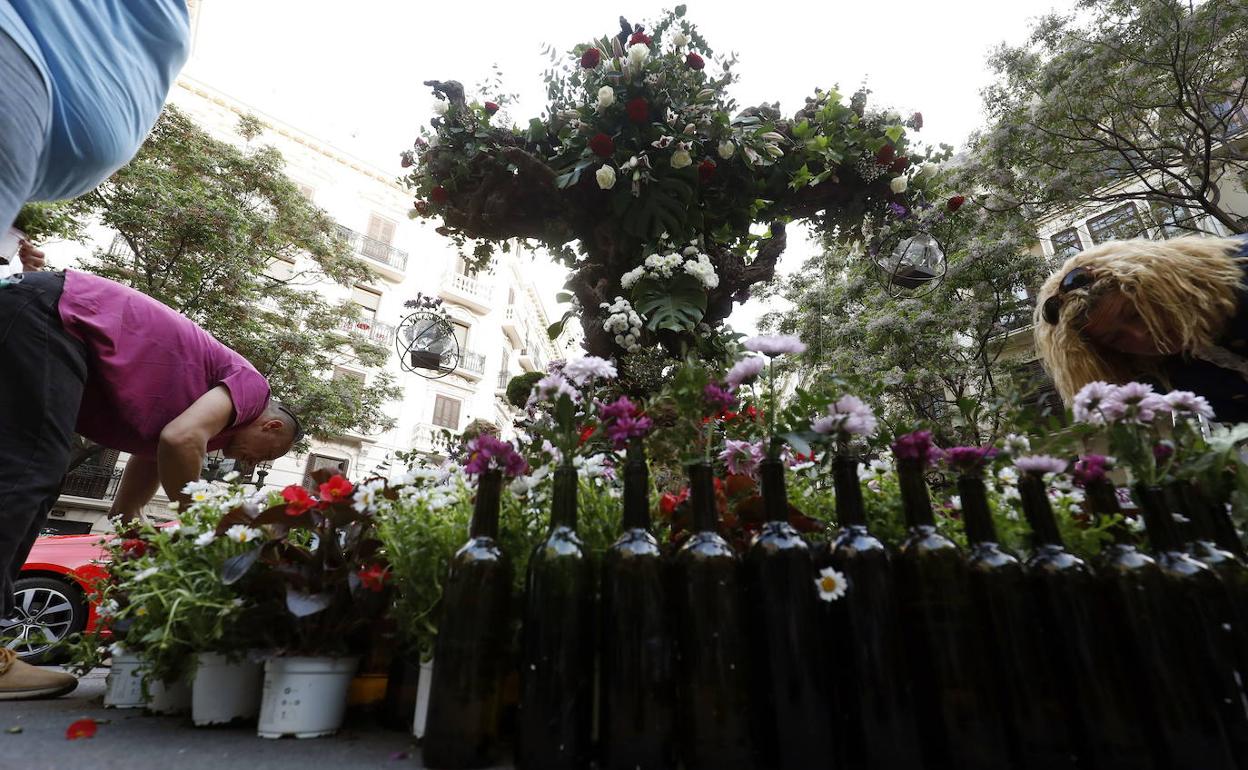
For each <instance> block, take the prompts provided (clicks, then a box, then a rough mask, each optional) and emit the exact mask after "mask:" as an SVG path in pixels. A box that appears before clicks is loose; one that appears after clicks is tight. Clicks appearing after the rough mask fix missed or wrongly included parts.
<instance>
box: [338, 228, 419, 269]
mask: <svg viewBox="0 0 1248 770" xmlns="http://www.w3.org/2000/svg"><path fill="white" fill-rule="evenodd" d="M338 234H339V235H341V236H342V239H343V240H345V241H346V242H347V244H348V245H350V246H351V248H352V249H354V250H355V253H356V254H359V255H361V256H365V257H368V258H369V259H371V260H373V261H374V262H379V263H381V264H383V265H387V266H389V267H392V268H394V269H396V270H406V269H407V252H406V251H403V250H402V249H396V248H395V247H393V246H391V245H390V244H388V243H386V242H385V241H379V240H377V239H376V238H369V237H368V236H367V235H365V234H364V233H360V232H356V231H355V230H352V229H351V228H349V227H345V226H343V225H338Z"/></svg>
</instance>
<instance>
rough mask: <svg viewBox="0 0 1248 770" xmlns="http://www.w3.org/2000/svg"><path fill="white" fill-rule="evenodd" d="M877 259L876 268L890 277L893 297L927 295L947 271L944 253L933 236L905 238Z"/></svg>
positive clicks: (884, 251)
mask: <svg viewBox="0 0 1248 770" xmlns="http://www.w3.org/2000/svg"><path fill="white" fill-rule="evenodd" d="M878 255H879V259H878V261H877V262H876V264H877V265H878V266H879V267H880V269H881V270H883V271H884V274H885V275H886V276H887V281H888V293H889V295H891V296H893V297H900V296H923V295H926V294H928V293H930V292H931V291H932V290H933V289H935V288H936V286H937V285H939V284H940V281H941V279H942V278H944V277H945V273H946V271H947V270H948V263H947V262H946V261H945V251H944V249H942V248H941V246H940V242H939V241H937V240H936V238H935V237H934V236H933V235H932V234H931V233H926V232H920V233H915V234H914V235H910V236H907V237H904V238H902V239H900V240H899V241H897V243H896V245H895V246H893V247H892V248H891V249H882V250H881V251H880V252H878Z"/></svg>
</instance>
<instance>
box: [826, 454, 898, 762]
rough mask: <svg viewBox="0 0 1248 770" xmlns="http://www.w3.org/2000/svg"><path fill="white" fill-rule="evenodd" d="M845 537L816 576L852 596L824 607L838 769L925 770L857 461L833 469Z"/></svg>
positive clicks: (888, 579)
mask: <svg viewBox="0 0 1248 770" xmlns="http://www.w3.org/2000/svg"><path fill="white" fill-rule="evenodd" d="M832 473H833V476H832V480H833V483H834V484H835V486H836V518H837V522H838V523H839V525H840V527H839V531H838V532H837V533H836V535H835V537H834V539H833V540H832V543H831V547H830V548H824V549H820V550H819V552H818V554H817V555H816V559H815V568H816V569H817V570H822V569H824V568H825V567H831V568H832V569H834V570H836V571H837V572H839V573H841V575H843V576H844V578H845V580H846V582H847V584H848V585H849V586H852V587H853V590H848V591H846V593H845V595H844V596H842V597H840V598H839V599H836V600H834V601H821V602H819V610H820V613H819V614H820V624H821V635H822V639H823V645H824V647H825V648H826V649H827V650H828V651H829V653H830V654H829V655H828V657H829V659H830V660H832V661H834V665H831V666H827V667H826V669H825V673H826V676H827V677H828V682H829V685H828V690H829V692H831V693H832V699H831V703H832V705H833V709H832V723H833V725H834V730H833V737H834V739H835V741H836V756H837V759H838V761H837V763H836V766H837V767H839V768H842V770H866V769H867V768H874V769H876V770H909V768H916V767H921V766H922V755H921V754H920V752H919V745H918V735H917V733H916V730H915V724H914V704H913V700H912V696H911V692H910V679H909V676H908V675H907V673H906V661H905V659H904V656H903V655H902V654H901V638H900V636H899V634H898V621H899V618H898V610H897V587H896V582H895V579H894V575H893V557H892V554H891V553H890V552H889V550H888V548H886V547H885V546H884V544H883V543H882V542H880V540H879V538H877V537H876V536H875V535H873V534H871V532H870V530H869V529H868V527H867V516H866V511H865V509H864V507H863V503H862V487H861V486H860V485H859V481H858V461H857V459H856V458H854V457H848V456H841V455H838V456H837V457H836V459H835V460H833V463H832Z"/></svg>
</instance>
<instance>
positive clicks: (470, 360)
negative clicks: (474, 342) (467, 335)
mask: <svg viewBox="0 0 1248 770" xmlns="http://www.w3.org/2000/svg"><path fill="white" fill-rule="evenodd" d="M459 366H460V368H461V369H467V370H468V371H470V372H476V373H477V374H485V356H484V355H483V354H481V353H474V352H472V351H471V350H465V351H463V352H462V353H460V354H459Z"/></svg>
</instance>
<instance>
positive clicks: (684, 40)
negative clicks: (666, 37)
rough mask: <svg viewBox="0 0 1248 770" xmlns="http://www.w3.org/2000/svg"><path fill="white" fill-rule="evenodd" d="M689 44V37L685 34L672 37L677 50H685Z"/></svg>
mask: <svg viewBox="0 0 1248 770" xmlns="http://www.w3.org/2000/svg"><path fill="white" fill-rule="evenodd" d="M688 43H689V36H688V35H686V34H685V33H684V32H677V33H676V34H675V35H672V44H673V45H675V46H676V47H677V48H684V47H685V46H686V45H687V44H688Z"/></svg>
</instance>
